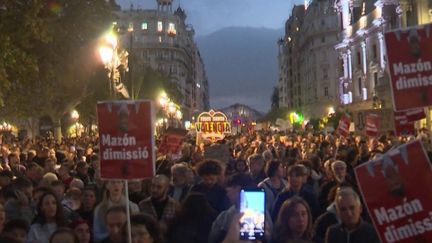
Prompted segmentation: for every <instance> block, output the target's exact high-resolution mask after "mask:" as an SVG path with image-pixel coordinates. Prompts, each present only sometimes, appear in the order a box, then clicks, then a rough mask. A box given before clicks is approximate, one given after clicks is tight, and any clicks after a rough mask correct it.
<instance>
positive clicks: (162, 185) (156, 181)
mask: <svg viewBox="0 0 432 243" xmlns="http://www.w3.org/2000/svg"><path fill="white" fill-rule="evenodd" d="M168 188H169V179H168V177H166V176H165V175H156V176H154V177H153V179H152V182H151V188H150V194H151V197H152V199H155V200H157V201H163V200H165V199H166V197H167V195H168Z"/></svg>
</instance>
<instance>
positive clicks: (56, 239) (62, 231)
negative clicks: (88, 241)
mask: <svg viewBox="0 0 432 243" xmlns="http://www.w3.org/2000/svg"><path fill="white" fill-rule="evenodd" d="M49 243H80V242H79V241H78V237H77V236H76V235H75V234H74V232H73V231H72V230H71V229H69V228H59V229H57V230H56V231H55V232H54V233H53V234H52V236H51V238H50V241H49Z"/></svg>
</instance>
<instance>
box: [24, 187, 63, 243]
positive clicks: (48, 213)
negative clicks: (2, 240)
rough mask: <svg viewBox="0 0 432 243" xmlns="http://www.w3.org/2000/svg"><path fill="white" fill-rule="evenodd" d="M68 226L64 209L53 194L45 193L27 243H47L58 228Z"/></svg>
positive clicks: (39, 203)
mask: <svg viewBox="0 0 432 243" xmlns="http://www.w3.org/2000/svg"><path fill="white" fill-rule="evenodd" d="M66 224H67V222H66V219H65V217H64V215H63V207H62V206H61V204H60V202H59V201H58V199H57V197H56V195H55V194H54V193H53V192H45V193H44V194H43V195H42V196H41V198H40V199H39V202H38V205H37V214H36V217H35V219H34V221H33V224H32V225H31V226H30V230H29V233H28V237H27V242H31V243H46V242H49V239H50V237H51V235H52V234H53V233H54V232H55V231H56V230H57V228H59V227H62V226H65V225H66Z"/></svg>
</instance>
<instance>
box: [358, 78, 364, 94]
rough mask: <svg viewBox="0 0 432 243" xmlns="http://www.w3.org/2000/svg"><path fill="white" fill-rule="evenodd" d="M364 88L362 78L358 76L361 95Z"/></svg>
mask: <svg viewBox="0 0 432 243" xmlns="http://www.w3.org/2000/svg"><path fill="white" fill-rule="evenodd" d="M362 89H363V85H362V78H358V92H359V95H362Z"/></svg>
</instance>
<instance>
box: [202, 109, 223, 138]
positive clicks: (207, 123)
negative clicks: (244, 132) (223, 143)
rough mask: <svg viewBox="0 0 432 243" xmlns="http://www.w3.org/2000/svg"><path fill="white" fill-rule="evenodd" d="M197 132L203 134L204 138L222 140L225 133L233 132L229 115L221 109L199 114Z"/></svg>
mask: <svg viewBox="0 0 432 243" xmlns="http://www.w3.org/2000/svg"><path fill="white" fill-rule="evenodd" d="M195 128H196V132H197V133H199V134H201V136H202V137H203V138H204V139H210V140H212V141H217V140H221V139H223V138H224V137H225V134H227V133H231V124H230V123H229V122H228V119H227V117H226V116H225V114H224V113H222V112H220V111H214V110H210V111H209V112H203V113H201V114H200V115H199V116H198V119H197V122H196V124H195Z"/></svg>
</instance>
